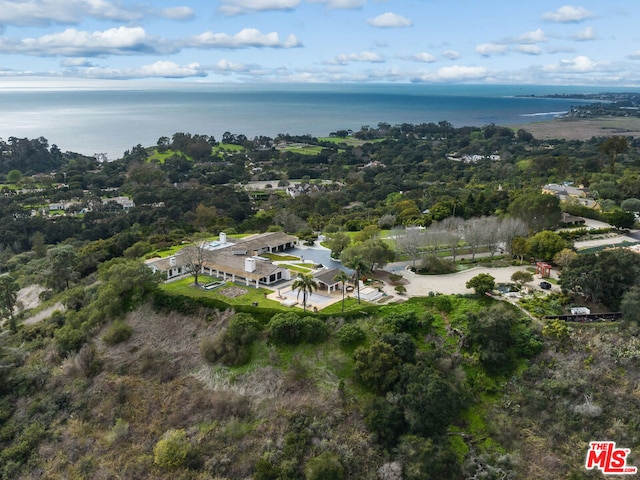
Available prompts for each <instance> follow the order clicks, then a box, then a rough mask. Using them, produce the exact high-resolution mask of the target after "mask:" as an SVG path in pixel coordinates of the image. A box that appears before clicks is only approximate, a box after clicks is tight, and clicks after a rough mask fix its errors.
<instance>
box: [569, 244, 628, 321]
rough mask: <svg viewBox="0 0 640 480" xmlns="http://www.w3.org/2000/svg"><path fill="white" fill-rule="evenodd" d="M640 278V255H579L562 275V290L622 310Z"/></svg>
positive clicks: (609, 252)
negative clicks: (623, 303) (624, 297)
mask: <svg viewBox="0 0 640 480" xmlns="http://www.w3.org/2000/svg"><path fill="white" fill-rule="evenodd" d="M639 277H640V255H638V254H637V253H634V252H632V251H630V250H627V249H624V248H616V249H613V250H604V251H602V252H600V253H597V254H596V253H585V254H581V255H578V257H577V258H576V259H575V260H574V261H572V262H571V263H570V264H569V266H568V267H566V268H565V269H564V270H563V271H562V276H561V277H560V286H561V287H562V291H563V292H565V293H569V292H572V293H576V294H578V295H581V296H582V297H584V298H585V299H586V300H587V301H594V302H602V303H604V304H605V305H606V306H608V307H609V308H612V309H617V308H619V307H620V302H621V300H622V297H623V296H624V294H625V293H626V292H627V290H629V289H630V288H631V287H632V286H633V285H635V284H636V280H637V278H639Z"/></svg>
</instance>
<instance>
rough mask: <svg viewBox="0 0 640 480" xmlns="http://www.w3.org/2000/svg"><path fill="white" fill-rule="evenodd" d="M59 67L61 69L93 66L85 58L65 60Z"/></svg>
mask: <svg viewBox="0 0 640 480" xmlns="http://www.w3.org/2000/svg"><path fill="white" fill-rule="evenodd" d="M60 65H62V66H63V67H93V66H94V64H93V63H91V61H89V59H87V58H65V59H64V60H63V61H62V62H60Z"/></svg>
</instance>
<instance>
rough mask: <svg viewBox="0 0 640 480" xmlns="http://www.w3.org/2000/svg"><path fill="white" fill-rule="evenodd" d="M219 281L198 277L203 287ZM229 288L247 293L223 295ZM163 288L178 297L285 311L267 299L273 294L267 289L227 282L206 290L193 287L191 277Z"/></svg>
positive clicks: (165, 285)
mask: <svg viewBox="0 0 640 480" xmlns="http://www.w3.org/2000/svg"><path fill="white" fill-rule="evenodd" d="M219 280H220V279H219V278H215V277H209V276H206V275H199V276H198V282H199V283H200V284H201V285H204V284H207V283H210V282H214V281H219ZM229 287H241V288H243V289H245V290H246V291H247V293H245V294H244V295H241V296H239V297H229V296H227V295H224V294H222V293H221V292H222V291H224V290H225V289H226V288H229ZM161 288H163V289H164V290H166V291H168V292H170V293H175V294H177V295H185V296H188V297H195V298H199V297H205V298H216V299H218V300H221V301H223V302H225V303H227V304H229V305H251V304H252V303H254V302H258V306H260V307H267V308H280V309H284V307H282V306H281V305H280V304H279V303H278V302H275V301H273V300H268V299H266V298H265V294H269V293H272V292H273V290H268V289H266V288H255V287H247V286H245V285H244V284H241V283H233V282H227V284H226V285H225V286H222V287H219V288H216V289H215V290H204V289H202V288H197V287H195V286H193V277H192V276H189V277H187V278H183V279H181V280H176V281H175V282H170V283H165V284H162V285H161Z"/></svg>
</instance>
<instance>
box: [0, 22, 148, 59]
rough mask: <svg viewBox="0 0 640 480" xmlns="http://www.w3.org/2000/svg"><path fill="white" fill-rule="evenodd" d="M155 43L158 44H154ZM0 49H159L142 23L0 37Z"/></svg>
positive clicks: (44, 52) (49, 52)
mask: <svg viewBox="0 0 640 480" xmlns="http://www.w3.org/2000/svg"><path fill="white" fill-rule="evenodd" d="M158 46H159V45H158ZM0 52H4V53H23V54H26V55H36V56H57V55H61V56H71V57H81V56H97V55H108V54H113V55H119V54H125V53H159V50H158V49H157V48H156V46H153V45H152V44H151V42H150V41H149V39H148V37H147V35H146V32H145V30H144V29H143V28H142V27H133V28H128V27H119V28H111V29H109V30H105V31H95V32H87V31H82V30H76V29H74V28H68V29H67V30H65V31H64V32H62V33H54V34H50V35H43V36H42V37H39V38H25V39H22V40H16V39H9V38H3V39H0Z"/></svg>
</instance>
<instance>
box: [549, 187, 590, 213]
mask: <svg viewBox="0 0 640 480" xmlns="http://www.w3.org/2000/svg"><path fill="white" fill-rule="evenodd" d="M542 193H546V194H548V195H554V196H556V197H558V199H559V200H560V201H563V202H566V201H569V202H576V203H579V204H580V205H584V206H585V207H589V208H593V209H596V210H599V209H600V204H599V203H598V202H597V201H596V200H593V199H592V198H590V194H589V190H588V189H587V188H584V187H583V186H582V185H580V186H578V187H574V186H573V185H571V184H569V183H562V184H559V183H548V184H547V185H545V186H543V187H542Z"/></svg>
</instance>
